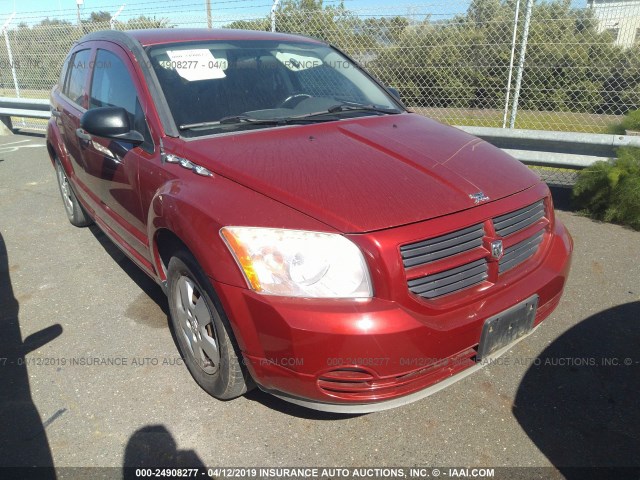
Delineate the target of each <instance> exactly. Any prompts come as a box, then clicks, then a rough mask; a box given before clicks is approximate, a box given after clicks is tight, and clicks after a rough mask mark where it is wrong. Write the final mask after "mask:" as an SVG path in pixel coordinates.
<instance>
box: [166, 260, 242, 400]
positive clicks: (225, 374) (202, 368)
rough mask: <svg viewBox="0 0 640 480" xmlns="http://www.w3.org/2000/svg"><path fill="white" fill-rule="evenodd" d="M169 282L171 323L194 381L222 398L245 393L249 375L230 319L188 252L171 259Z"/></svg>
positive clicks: (230, 397)
mask: <svg viewBox="0 0 640 480" xmlns="http://www.w3.org/2000/svg"><path fill="white" fill-rule="evenodd" d="M167 283H168V297H169V311H170V315H171V324H172V327H173V331H174V333H175V336H176V341H177V343H178V348H179V349H180V353H181V354H182V357H183V359H184V362H185V364H186V366H187V368H188V369H189V372H190V373H191V375H192V376H193V378H194V379H195V381H196V382H197V383H198V385H200V386H201V387H202V388H203V389H204V390H205V391H206V392H207V393H209V394H210V395H212V396H214V397H216V398H218V399H220V400H229V399H232V398H235V397H238V396H240V395H242V394H243V393H245V392H246V391H247V381H246V380H248V376H247V375H248V374H247V373H246V371H245V370H243V368H242V365H241V363H240V359H239V355H240V354H239V351H238V349H237V348H236V346H235V344H234V341H233V333H232V331H231V328H230V326H229V322H228V321H227V319H226V317H225V315H224V312H223V310H222V306H221V305H220V302H219V301H218V299H217V297H216V295H215V293H214V292H213V288H212V287H211V284H210V283H209V280H208V279H207V277H206V276H205V275H204V273H203V272H202V270H201V269H200V267H199V266H198V264H197V263H196V261H195V259H194V258H193V257H192V256H191V255H190V254H189V253H187V252H184V251H182V252H178V253H177V254H176V255H175V256H174V257H172V258H171V260H170V261H169V266H168V271H167ZM214 299H215V300H214ZM245 377H246V378H245Z"/></svg>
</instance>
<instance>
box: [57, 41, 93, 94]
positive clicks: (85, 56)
mask: <svg viewBox="0 0 640 480" xmlns="http://www.w3.org/2000/svg"><path fill="white" fill-rule="evenodd" d="M90 57H91V50H89V49H87V50H80V51H79V52H76V53H74V54H73V56H72V57H71V59H70V60H69V64H68V67H67V70H68V73H67V80H66V82H65V85H64V88H63V89H62V93H64V94H65V95H66V96H67V97H68V98H69V99H70V100H71V101H72V102H74V103H77V104H78V105H81V106H83V105H82V95H83V93H84V85H85V80H86V78H87V72H88V71H89V59H90Z"/></svg>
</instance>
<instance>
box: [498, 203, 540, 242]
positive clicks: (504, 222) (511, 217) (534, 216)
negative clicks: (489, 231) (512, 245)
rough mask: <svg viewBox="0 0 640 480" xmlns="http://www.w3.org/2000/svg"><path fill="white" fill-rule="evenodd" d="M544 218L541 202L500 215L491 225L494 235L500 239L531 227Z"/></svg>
mask: <svg viewBox="0 0 640 480" xmlns="http://www.w3.org/2000/svg"><path fill="white" fill-rule="evenodd" d="M543 217H544V203H543V201H542V200H540V201H538V202H536V203H534V204H533V205H529V206H528V207H524V208H521V209H520V210H516V211H515V212H511V213H507V214H505V215H500V216H499V217H496V218H494V219H493V225H494V228H495V230H496V233H497V234H498V235H500V236H502V237H505V236H507V235H511V234H512V233H515V232H517V231H519V230H522V229H524V228H527V227H528V226H529V225H533V224H534V223H535V222H537V221H538V220H540V219H541V218H543Z"/></svg>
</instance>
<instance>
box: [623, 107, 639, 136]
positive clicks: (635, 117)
mask: <svg viewBox="0 0 640 480" xmlns="http://www.w3.org/2000/svg"><path fill="white" fill-rule="evenodd" d="M622 128H623V129H624V130H636V131H638V130H640V110H633V111H631V112H629V113H627V114H626V115H625V116H624V119H623V120H622Z"/></svg>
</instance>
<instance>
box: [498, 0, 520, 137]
mask: <svg viewBox="0 0 640 480" xmlns="http://www.w3.org/2000/svg"><path fill="white" fill-rule="evenodd" d="M519 16H520V0H516V13H515V15H514V16H513V38H512V39H511V59H510V60H509V77H508V79H507V94H506V96H505V99H504V116H503V117H502V128H507V114H508V113H509V95H510V94H511V77H512V76H513V58H514V56H515V53H516V39H517V36H518V17H519Z"/></svg>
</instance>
